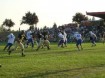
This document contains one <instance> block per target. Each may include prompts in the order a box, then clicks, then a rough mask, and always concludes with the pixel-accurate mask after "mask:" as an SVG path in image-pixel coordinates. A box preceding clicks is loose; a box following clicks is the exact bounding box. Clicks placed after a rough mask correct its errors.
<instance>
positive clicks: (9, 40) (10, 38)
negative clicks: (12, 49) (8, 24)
mask: <svg viewBox="0 0 105 78" xmlns="http://www.w3.org/2000/svg"><path fill="white" fill-rule="evenodd" d="M7 37H8V43H12V44H13V43H14V41H15V36H14V35H13V34H12V33H11V34H10V35H8V36H7Z"/></svg>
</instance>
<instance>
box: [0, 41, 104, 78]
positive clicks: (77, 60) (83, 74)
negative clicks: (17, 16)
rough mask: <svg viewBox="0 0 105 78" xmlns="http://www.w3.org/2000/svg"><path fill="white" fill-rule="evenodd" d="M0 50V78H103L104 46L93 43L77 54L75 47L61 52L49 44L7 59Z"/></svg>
mask: <svg viewBox="0 0 105 78" xmlns="http://www.w3.org/2000/svg"><path fill="white" fill-rule="evenodd" d="M3 47H4V46H3V45H1V46H0V64H2V67H0V78H105V45H104V44H102V43H97V46H95V47H91V44H90V43H84V44H83V48H84V49H83V50H82V51H77V48H76V47H75V44H68V46H67V47H65V48H60V47H57V45H56V44H51V50H47V49H46V48H44V49H40V50H39V51H35V49H31V47H29V48H27V49H25V54H26V56H25V57H21V51H20V50H19V49H17V51H15V52H13V53H12V54H11V55H8V53H7V52H6V51H3V50H2V49H3Z"/></svg>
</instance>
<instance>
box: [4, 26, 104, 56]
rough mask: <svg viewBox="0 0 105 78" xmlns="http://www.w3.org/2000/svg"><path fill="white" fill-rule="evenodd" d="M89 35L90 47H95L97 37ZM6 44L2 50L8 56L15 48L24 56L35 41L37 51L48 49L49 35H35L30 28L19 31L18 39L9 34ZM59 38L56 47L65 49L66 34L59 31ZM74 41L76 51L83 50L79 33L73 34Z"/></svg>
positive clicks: (43, 33) (44, 33)
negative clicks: (25, 51) (42, 48)
mask: <svg viewBox="0 0 105 78" xmlns="http://www.w3.org/2000/svg"><path fill="white" fill-rule="evenodd" d="M89 34H90V41H91V43H92V46H96V42H95V41H96V39H97V36H96V34H95V33H93V32H92V31H90V32H89ZM7 37H8V42H7V45H6V46H5V47H4V50H6V49H7V51H8V53H9V55H10V54H11V52H12V51H14V50H16V49H17V47H18V46H19V47H20V48H21V55H22V56H25V54H24V48H28V45H29V43H31V46H32V48H34V42H35V41H36V43H37V49H36V51H38V50H39V49H40V47H43V46H46V47H47V49H48V50H49V49H50V42H49V35H48V32H47V31H43V32H40V31H38V32H37V33H35V32H32V30H31V28H30V29H29V30H28V31H27V32H26V33H25V32H24V31H21V32H20V33H19V34H18V37H17V38H15V36H14V34H13V33H10V34H9V35H8V36H7ZM58 37H59V42H58V47H67V34H66V32H65V31H64V30H59V33H58ZM103 39H104V40H103V41H105V33H104V34H103ZM74 40H75V42H76V47H77V49H78V50H79V51H80V50H83V47H82V42H83V38H82V35H81V34H80V33H79V32H75V33H74ZM12 45H14V48H11V47H12Z"/></svg>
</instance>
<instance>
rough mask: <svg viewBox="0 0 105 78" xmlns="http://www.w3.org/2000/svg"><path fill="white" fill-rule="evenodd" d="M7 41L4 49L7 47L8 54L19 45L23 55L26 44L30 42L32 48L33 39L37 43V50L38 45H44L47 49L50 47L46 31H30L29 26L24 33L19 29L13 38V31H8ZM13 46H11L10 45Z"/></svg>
mask: <svg viewBox="0 0 105 78" xmlns="http://www.w3.org/2000/svg"><path fill="white" fill-rule="evenodd" d="M7 38H8V42H7V44H6V46H5V47H4V49H3V50H4V51H5V50H6V49H7V51H8V54H9V55H10V54H11V52H12V51H15V50H16V49H17V47H18V46H19V47H20V48H21V55H22V56H25V54H24V49H25V48H28V45H29V44H31V46H32V48H34V41H36V43H37V49H36V51H38V50H39V48H40V47H43V46H46V47H47V49H48V50H49V49H50V42H49V40H48V38H49V37H48V33H47V32H46V31H43V32H40V31H38V32H37V33H35V32H32V30H31V28H30V29H29V30H28V31H27V32H26V33H25V31H23V30H22V31H21V32H20V33H19V34H18V37H17V38H15V36H14V34H13V33H10V34H9V35H8V36H7ZM13 45H14V46H13ZM12 46H13V47H12Z"/></svg>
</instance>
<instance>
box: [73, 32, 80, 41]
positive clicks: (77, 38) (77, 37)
mask: <svg viewBox="0 0 105 78" xmlns="http://www.w3.org/2000/svg"><path fill="white" fill-rule="evenodd" d="M74 38H75V39H76V40H79V39H82V36H81V34H79V33H78V34H74Z"/></svg>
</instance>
